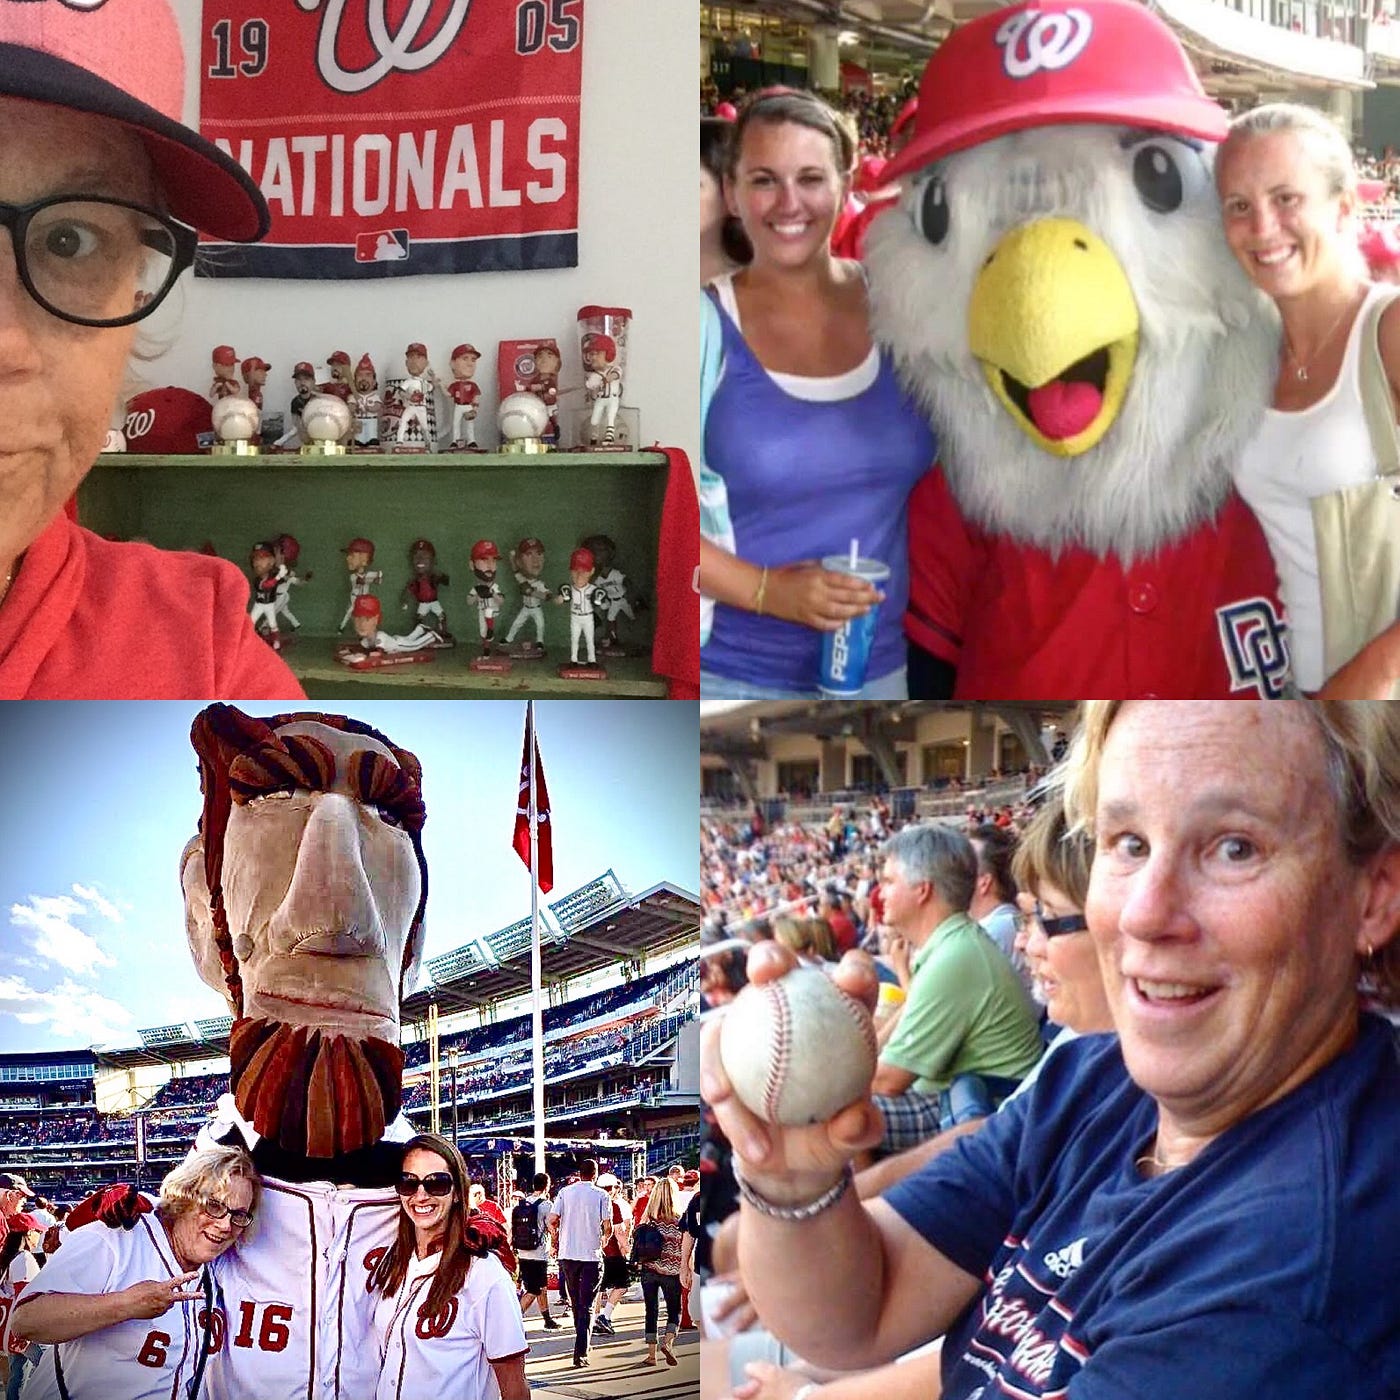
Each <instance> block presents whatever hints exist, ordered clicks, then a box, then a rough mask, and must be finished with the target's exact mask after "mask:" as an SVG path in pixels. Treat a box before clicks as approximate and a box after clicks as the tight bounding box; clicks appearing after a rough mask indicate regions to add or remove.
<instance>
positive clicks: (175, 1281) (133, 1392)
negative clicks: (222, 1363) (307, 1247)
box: [11, 1147, 261, 1400]
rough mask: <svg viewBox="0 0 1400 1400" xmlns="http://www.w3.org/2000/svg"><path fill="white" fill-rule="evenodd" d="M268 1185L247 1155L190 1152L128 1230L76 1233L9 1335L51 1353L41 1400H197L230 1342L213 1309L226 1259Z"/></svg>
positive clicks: (30, 1291)
mask: <svg viewBox="0 0 1400 1400" xmlns="http://www.w3.org/2000/svg"><path fill="white" fill-rule="evenodd" d="M260 1193H261V1184H260V1182H259V1180H258V1173H257V1169H256V1168H255V1167H254V1166H253V1161H252V1158H251V1157H249V1156H248V1154H247V1153H246V1152H244V1151H243V1150H242V1149H241V1148H236V1147H211V1148H205V1149H202V1150H200V1151H196V1152H192V1153H191V1154H190V1155H189V1156H188V1157H187V1158H186V1159H185V1160H184V1161H183V1162H182V1163H181V1164H180V1165H179V1166H178V1167H176V1168H175V1170H174V1171H172V1172H171V1173H170V1174H169V1175H168V1176H167V1177H166V1178H165V1180H164V1181H162V1182H161V1187H160V1201H159V1203H158V1204H157V1206H156V1208H155V1210H154V1211H153V1212H151V1213H149V1214H146V1215H142V1216H140V1217H139V1218H138V1219H137V1220H136V1222H135V1224H134V1225H133V1226H132V1228H131V1229H129V1230H108V1229H104V1228H103V1227H102V1226H101V1225H88V1226H86V1227H84V1228H83V1229H80V1230H75V1231H73V1232H72V1233H71V1234H70V1235H68V1236H67V1237H66V1238H65V1240H64V1244H63V1247H62V1249H60V1250H59V1251H58V1253H57V1254H54V1255H52V1256H51V1257H50V1258H49V1260H48V1261H47V1262H46V1263H45V1265H44V1267H43V1268H42V1269H40V1270H39V1275H38V1277H37V1278H35V1279H34V1281H33V1282H32V1283H30V1284H29V1286H28V1287H27V1288H26V1289H25V1291H24V1294H23V1296H22V1297H21V1298H20V1300H19V1302H18V1303H17V1304H16V1305H15V1311H14V1316H13V1318H12V1320H11V1331H12V1333H14V1334H17V1335H19V1336H22V1337H25V1338H27V1339H28V1340H29V1341H31V1342H52V1343H55V1344H56V1345H53V1346H45V1347H44V1350H43V1354H42V1355H41V1356H40V1358H39V1361H38V1364H37V1366H36V1368H35V1370H34V1371H33V1373H32V1374H31V1375H30V1376H29V1378H28V1380H27V1381H26V1383H25V1387H24V1394H25V1396H26V1397H27V1398H29V1397H37V1400H67V1398H68V1397H71V1400H157V1397H161V1398H162V1400H164V1397H169V1396H171V1395H174V1394H177V1393H178V1394H179V1395H181V1396H188V1397H189V1400H196V1397H197V1396H198V1394H199V1391H200V1388H201V1382H202V1380H203V1373H204V1363H205V1361H206V1360H207V1358H208V1356H209V1355H210V1353H212V1352H217V1351H218V1350H219V1349H220V1347H221V1346H223V1344H224V1323H223V1315H222V1313H219V1312H218V1311H217V1310H216V1309H215V1308H214V1307H213V1303H214V1299H215V1296H216V1292H217V1289H218V1265H217V1261H218V1259H219V1258H220V1256H221V1255H223V1254H225V1253H226V1252H227V1251H228V1250H230V1249H233V1248H236V1247H237V1246H238V1245H239V1244H240V1243H241V1242H242V1240H244V1239H245V1238H246V1237H247V1235H248V1232H249V1230H250V1229H251V1228H252V1224H253V1218H254V1216H255V1215H256V1214H257V1209H258V1200H259V1196H260Z"/></svg>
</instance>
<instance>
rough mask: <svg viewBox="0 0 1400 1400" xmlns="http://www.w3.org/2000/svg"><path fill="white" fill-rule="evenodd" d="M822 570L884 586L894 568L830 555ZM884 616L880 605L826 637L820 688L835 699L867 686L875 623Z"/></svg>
mask: <svg viewBox="0 0 1400 1400" xmlns="http://www.w3.org/2000/svg"><path fill="white" fill-rule="evenodd" d="M822 568H824V569H830V570H831V572H832V573H834V574H854V575H855V576H856V577H857V578H863V579H864V580H865V581H866V582H867V583H870V584H874V585H875V587H876V588H879V587H881V586H882V585H883V584H884V583H885V582H886V581H887V580H888V578H889V576H890V566H889V565H888V564H882V563H880V561H879V560H878V559H857V560H856V562H855V567H854V568H853V567H852V566H851V558H850V555H848V554H828V555H827V557H826V558H825V559H823V560H822ZM879 615H880V605H879V604H878V603H877V604H876V605H875V606H874V607H873V608H871V609H870V611H869V612H868V613H866V614H865V615H864V616H863V617H854V618H851V620H850V621H849V622H844V623H842V624H841V626H840V627H839V628H838V629H837V630H836V631H835V632H825V633H823V634H822V666H821V675H820V677H818V680H817V686H818V688H819V689H820V690H821V693H822V694H823V695H826V696H830V697H831V698H832V699H833V700H851V699H854V698H855V697H856V696H857V695H859V694H860V692H861V688H862V687H863V686H864V685H865V672H866V668H867V667H868V666H869V665H870V648H871V647H872V646H874V644H875V622H876V619H877V618H878V617H879Z"/></svg>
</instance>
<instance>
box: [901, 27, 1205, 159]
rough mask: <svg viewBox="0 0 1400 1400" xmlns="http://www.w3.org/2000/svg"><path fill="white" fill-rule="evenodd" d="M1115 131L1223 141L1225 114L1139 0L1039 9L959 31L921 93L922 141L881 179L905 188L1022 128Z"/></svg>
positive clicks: (917, 124)
mask: <svg viewBox="0 0 1400 1400" xmlns="http://www.w3.org/2000/svg"><path fill="white" fill-rule="evenodd" d="M1067 122H1113V123H1122V124H1123V125H1125V126H1138V127H1145V128H1147V129H1148V130H1155V131H1173V132H1177V133H1179V134H1180V135H1183V136H1199V137H1200V138H1201V139H1202V140H1205V141H1223V140H1224V139H1225V132H1226V130H1227V127H1228V124H1229V123H1228V118H1227V117H1226V115H1225V112H1224V110H1223V109H1222V108H1221V107H1220V106H1219V105H1218V104H1217V103H1216V102H1214V101H1212V100H1211V99H1210V98H1209V97H1207V96H1206V94H1205V92H1204V90H1203V89H1202V87H1201V83H1200V79H1199V78H1197V76H1196V73H1195V70H1194V69H1193V68H1192V67H1191V65H1190V63H1189V62H1188V61H1187V59H1186V55H1185V54H1184V53H1183V52H1182V49H1181V45H1180V44H1178V43H1177V41H1176V39H1175V37H1174V36H1173V34H1172V32H1171V30H1170V29H1168V28H1167V26H1166V25H1165V24H1164V23H1163V22H1162V21H1161V20H1160V19H1158V18H1157V17H1156V16H1155V15H1154V14H1152V13H1151V11H1149V10H1148V9H1147V8H1146V7H1145V6H1143V5H1141V4H1138V3H1136V2H1135V0H1074V3H1066V0H1037V2H1036V3H1033V4H1028V5H1015V6H1011V7H1009V8H1006V9H999V10H993V11H992V12H991V13H990V14H986V15H983V16H982V17H981V18H980V19H974V20H970V21H969V22H968V23H967V24H964V25H961V26H960V27H959V28H957V29H955V30H954V31H953V32H952V33H951V34H950V35H949V36H948V37H947V39H945V40H944V41H943V43H942V45H941V46H940V47H939V49H938V51H937V53H935V54H934V56H933V58H932V59H931V60H930V61H929V65H928V67H927V68H926V69H925V70H924V76H923V79H922V81H921V82H920V84H919V105H918V109H917V112H916V114H915V117H914V135H913V137H912V138H911V139H910V141H909V143H908V145H906V146H905V147H904V149H903V150H902V151H900V153H899V154H898V155H897V156H896V157H895V158H894V159H893V160H892V161H891V162H890V163H889V165H888V166H886V167H885V169H884V170H883V171H882V172H881V175H882V178H883V180H884V181H885V182H886V183H889V182H891V181H894V180H898V179H900V178H902V177H903V176H905V175H907V174H909V173H910V171H913V170H917V169H919V168H920V167H922V166H925V165H927V164H928V163H929V162H930V161H933V160H937V159H938V158H939V157H940V156H945V155H948V154H949V153H950V152H952V151H961V150H965V149H966V148H967V147H968V146H975V145H978V144H979V143H980V142H983V141H990V140H991V139H992V138H993V137H994V136H1004V135H1006V134H1007V133H1008V132H1012V131H1025V130H1027V129H1029V128H1030V127H1036V126H1052V125H1056V124H1060V123H1067Z"/></svg>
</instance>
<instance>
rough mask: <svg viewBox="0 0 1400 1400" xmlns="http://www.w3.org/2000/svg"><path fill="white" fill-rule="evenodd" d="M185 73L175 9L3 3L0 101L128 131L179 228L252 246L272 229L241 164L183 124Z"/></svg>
mask: <svg viewBox="0 0 1400 1400" xmlns="http://www.w3.org/2000/svg"><path fill="white" fill-rule="evenodd" d="M185 67H186V64H185V51H184V45H183V43H182V41H181V38H180V28H179V25H178V24H177V23H176V20H175V15H174V13H173V12H172V10H171V8H170V4H169V0H0V95H4V96H8V97H23V98H28V99H29V100H31V101H34V102H45V103H48V104H49V105H51V106H54V107H63V108H67V109H68V110H70V111H74V112H88V113H91V114H92V115H93V116H98V117H108V118H110V119H111V120H112V121H116V122H120V123H121V124H122V125H123V126H126V127H129V128H131V129H132V130H133V131H135V132H136V134H137V135H138V136H140V138H141V140H142V141H143V142H144V143H145V146H146V150H147V151H148V152H149V154H150V157H151V164H152V165H153V166H154V167H155V172H156V177H157V178H158V179H159V181H160V184H161V189H162V191H163V192H164V194H165V199H166V203H167V206H168V208H169V210H170V212H171V213H172V214H173V215H174V216H175V217H176V218H177V219H180V220H182V221H183V222H185V223H187V224H190V225H192V226H193V227H194V228H197V229H200V230H201V231H202V232H204V233H207V234H210V235H212V236H214V237H216V238H223V239H229V240H232V241H235V242H240V243H251V242H255V241H256V240H257V239H259V238H261V237H262V236H263V235H264V234H265V233H266V232H267V230H268V228H269V226H270V223H271V220H270V217H269V215H268V210H267V203H266V201H265V200H264V199H263V197H262V194H261V192H260V191H259V189H258V187H257V185H256V183H255V182H254V181H253V179H252V177H251V176H250V175H249V174H248V173H247V172H246V171H245V170H244V169H243V167H242V166H241V165H239V164H238V162H237V161H235V160H234V159H233V158H232V157H231V156H227V155H225V154H224V153H223V152H222V151H221V150H220V149H219V148H218V147H217V146H215V145H214V144H213V143H212V142H210V141H206V140H205V139H204V138H203V137H202V136H200V135H199V133H198V132H195V131H192V130H191V129H190V128H189V127H187V126H186V125H185V124H184V122H183V121H182V117H183V114H184V103H185Z"/></svg>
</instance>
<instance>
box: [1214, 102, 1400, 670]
mask: <svg viewBox="0 0 1400 1400" xmlns="http://www.w3.org/2000/svg"><path fill="white" fill-rule="evenodd" d="M1215 176H1216V184H1217V186H1218V187H1219V190H1220V207H1221V215H1222V217H1223V219H1224V221H1225V237H1226V240H1227V242H1228V243H1229V245H1230V248H1231V251H1233V253H1234V254H1235V257H1236V259H1237V260H1238V261H1239V264H1240V266H1241V267H1242V268H1244V270H1245V272H1246V273H1248V275H1249V277H1250V278H1251V280H1252V281H1253V282H1254V284H1255V286H1257V287H1258V288H1259V289H1260V291H1262V292H1264V293H1266V294H1267V295H1268V296H1269V297H1270V298H1271V299H1272V300H1273V302H1274V305H1275V306H1276V307H1277V308H1278V313H1279V316H1280V318H1281V320H1282V329H1283V335H1282V346H1281V353H1280V357H1279V367H1278V378H1277V380H1276V381H1275V384H1274V393H1273V399H1272V404H1271V406H1270V408H1269V409H1268V410H1267V411H1266V413H1265V415H1264V421H1263V423H1262V424H1261V426H1260V428H1259V431H1258V432H1257V433H1256V434H1255V436H1254V438H1253V440H1252V441H1251V443H1250V444H1249V446H1248V447H1247V448H1246V450H1245V452H1244V454H1243V456H1242V457H1241V459H1240V461H1239V463H1238V465H1237V467H1236V470H1235V481H1236V485H1237V486H1238V488H1239V492H1240V495H1241V496H1243V497H1244V499H1245V500H1246V501H1247V502H1248V503H1249V505H1250V506H1251V507H1252V508H1253V510H1254V513H1255V514H1256V515H1257V516H1258V517H1259V521H1260V524H1261V525H1262V526H1263V527H1264V533H1265V535H1266V536H1267V537H1268V541H1269V548H1270V550H1271V551H1272V553H1273V556H1274V563H1275V565H1276V567H1277V569H1278V574H1279V586H1280V591H1281V594H1282V597H1283V602H1284V605H1285V606H1286V607H1287V609H1288V629H1289V644H1290V647H1291V650H1292V655H1293V672H1294V676H1295V678H1296V679H1297V682H1298V684H1299V686H1300V687H1301V688H1302V689H1303V690H1305V691H1316V690H1319V689H1321V687H1322V686H1323V684H1324V683H1325V682H1327V681H1328V680H1329V676H1328V667H1327V665H1326V662H1325V651H1324V638H1323V626H1322V623H1323V602H1322V585H1321V581H1320V577H1319V561H1318V544H1317V536H1316V534H1315V532H1314V527H1313V514H1312V499H1313V498H1314V497H1319V496H1325V495H1328V494H1330V493H1331V492H1334V491H1339V490H1342V489H1344V488H1346V487H1349V486H1357V485H1360V484H1361V483H1363V482H1365V481H1367V480H1368V479H1370V478H1371V477H1374V476H1375V475H1376V473H1377V470H1378V465H1377V459H1376V452H1375V448H1374V446H1373V443H1372V439H1371V434H1370V432H1369V430H1368V428H1367V418H1366V413H1365V410H1364V408H1363V406H1362V388H1361V386H1362V383H1363V379H1362V364H1363V357H1364V356H1365V355H1366V354H1367V353H1368V352H1367V348H1366V346H1364V345H1363V336H1362V332H1363V327H1364V324H1365V321H1366V318H1367V316H1368V314H1369V313H1370V312H1371V311H1372V310H1373V309H1374V308H1375V307H1377V306H1378V305H1380V304H1382V303H1385V302H1389V305H1387V306H1386V307H1385V310H1384V311H1383V312H1382V313H1381V319H1380V354H1381V362H1382V365H1383V367H1384V370H1385V379H1386V381H1387V385H1388V388H1389V397H1390V401H1389V402H1388V403H1387V404H1386V409H1387V411H1388V412H1389V416H1390V418H1391V419H1392V420H1393V419H1394V418H1395V416H1396V414H1395V407H1396V402H1397V401H1400V305H1397V304H1396V301H1395V300H1394V299H1393V296H1394V288H1393V287H1392V286H1391V284H1390V283H1389V282H1372V281H1370V280H1369V278H1368V275H1367V270H1366V264H1365V262H1364V260H1363V259H1362V256H1361V253H1360V251H1359V249H1358V246H1357V232H1356V220H1355V211H1356V167H1355V164H1354V161H1353V158H1352V153H1351V149H1350V147H1349V146H1348V145H1347V141H1346V138H1345V137H1344V136H1343V135H1342V133H1341V132H1340V131H1339V130H1338V129H1337V127H1336V125H1335V124H1334V123H1333V122H1332V121H1331V120H1330V119H1329V118H1328V117H1327V116H1325V115H1324V114H1323V113H1322V112H1319V111H1315V110H1314V109H1312V108H1311V107H1303V106H1299V105H1295V104H1292V103H1269V104H1266V105H1265V106H1262V107H1256V108H1255V109H1254V110H1253V111H1250V112H1246V113H1244V114H1243V115H1242V116H1239V117H1236V118H1235V120H1234V121H1233V123H1232V124H1231V127H1230V133H1229V135H1228V136H1227V137H1226V138H1225V141H1224V143H1223V144H1222V145H1221V147H1220V149H1219V151H1218V152H1217V154H1216V159H1215ZM1388 602H1389V604H1390V605H1391V607H1392V608H1394V606H1395V605H1396V600H1395V599H1393V598H1392V599H1389V600H1388ZM1397 684H1400V623H1396V624H1395V625H1394V626H1392V627H1391V628H1390V629H1389V630H1388V631H1387V632H1385V633H1383V634H1382V635H1381V637H1379V638H1377V640H1376V641H1375V642H1374V643H1372V645H1371V646H1369V647H1367V648H1366V649H1365V650H1364V651H1363V652H1362V653H1361V654H1360V655H1359V656H1358V657H1356V658H1355V659H1354V660H1352V661H1350V662H1348V663H1347V664H1346V666H1345V667H1344V668H1343V672H1342V673H1340V674H1338V675H1337V676H1336V677H1335V679H1334V681H1333V684H1332V685H1331V686H1330V687H1329V690H1328V693H1329V694H1332V693H1341V692H1342V690H1343V689H1345V691H1346V693H1348V694H1352V693H1354V694H1356V695H1357V696H1366V695H1375V696H1384V695H1386V694H1387V693H1388V691H1389V688H1390V687H1391V686H1394V685H1397Z"/></svg>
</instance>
